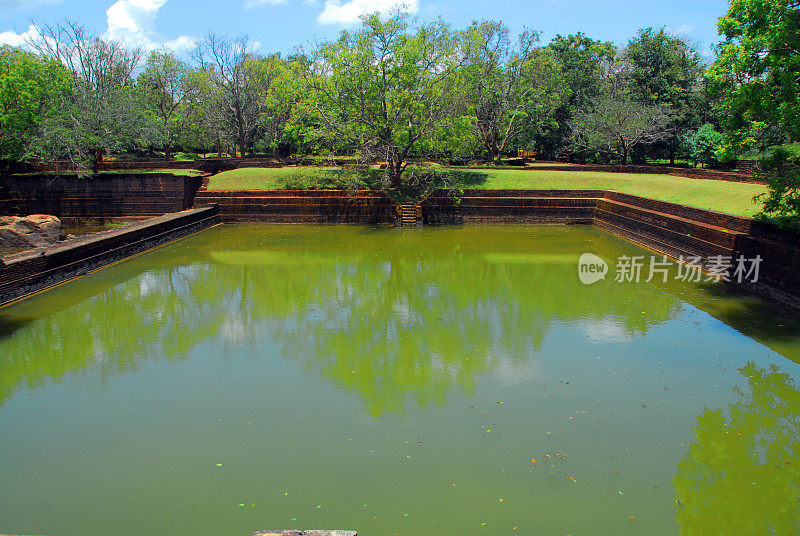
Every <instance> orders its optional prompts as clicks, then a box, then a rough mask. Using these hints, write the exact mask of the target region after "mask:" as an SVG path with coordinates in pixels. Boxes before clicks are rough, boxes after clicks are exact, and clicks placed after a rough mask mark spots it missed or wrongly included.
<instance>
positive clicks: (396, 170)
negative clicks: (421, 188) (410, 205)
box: [389, 159, 403, 190]
mask: <svg viewBox="0 0 800 536" xmlns="http://www.w3.org/2000/svg"><path fill="white" fill-rule="evenodd" d="M389 167H390V168H391V172H392V188H394V189H395V190H397V189H399V188H400V185H401V184H402V178H403V162H402V161H401V160H399V159H398V160H397V162H390V163H389Z"/></svg>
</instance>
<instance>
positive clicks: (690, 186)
mask: <svg viewBox="0 0 800 536" xmlns="http://www.w3.org/2000/svg"><path fill="white" fill-rule="evenodd" d="M323 169H328V170H330V169H331V168H320V167H296V168H292V167H287V168H269V169H263V168H243V169H237V170H233V171H226V172H223V173H220V174H218V175H215V176H213V177H211V181H210V183H209V185H208V189H209V190H274V189H283V188H293V187H309V185H310V184H313V180H314V177H315V175H319V174H320V172H321V171H322V170H323ZM459 186H460V187H462V188H473V189H489V190H499V189H508V190H543V189H557V190H617V191H619V192H624V193H627V194H632V195H638V196H643V197H649V198H652V199H658V200H661V201H668V202H671V203H680V204H683V205H689V206H694V207H698V208H704V209H708V210H717V211H720V212H726V213H728V214H735V215H740V216H754V215H755V214H757V213H758V212H759V211H760V208H761V207H760V205H759V204H758V203H757V202H755V201H754V200H753V197H754V196H756V195H758V194H760V193H763V192H765V191H766V187H765V186H763V185H760V184H748V183H740V182H729V181H719V180H708V179H692V178H686V177H675V176H672V175H655V174H654V175H649V174H624V173H608V172H596V171H575V170H565V171H551V170H489V169H487V170H475V171H472V172H471V173H470V179H469V181H468V183H465V184H460V185H459Z"/></svg>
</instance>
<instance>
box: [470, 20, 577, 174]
mask: <svg viewBox="0 0 800 536" xmlns="http://www.w3.org/2000/svg"><path fill="white" fill-rule="evenodd" d="M508 34H509V30H508V28H507V27H506V26H505V25H504V24H503V23H501V22H481V23H477V22H475V23H473V24H472V26H470V27H469V28H468V29H467V30H466V32H464V36H463V41H464V43H463V50H464V55H465V61H464V69H463V75H464V78H465V85H466V89H467V92H468V96H467V99H468V102H469V107H470V112H471V113H472V114H473V115H474V117H475V131H476V134H477V136H478V139H479V140H480V141H481V143H482V145H483V147H484V149H485V151H486V158H487V161H488V162H492V161H493V160H494V159H495V158H497V162H498V163H499V162H500V155H501V154H502V153H503V152H504V151H505V149H506V147H507V145H508V144H509V142H510V141H511V140H514V139H515V138H517V137H518V136H520V135H521V134H522V133H523V132H526V133H529V134H533V133H534V132H535V131H537V130H538V126H539V125H540V124H541V123H543V122H545V121H547V120H548V119H550V118H552V116H553V112H554V111H555V109H556V108H557V107H558V106H559V105H560V104H561V103H562V102H563V101H564V100H565V94H566V88H565V87H564V79H563V76H562V74H561V69H560V68H559V66H558V65H557V64H556V62H555V58H554V55H553V53H552V51H550V50H548V49H537V48H535V47H534V45H535V43H536V42H537V41H538V35H537V34H536V33H535V32H530V31H525V32H523V33H522V35H520V37H519V42H518V44H517V46H516V47H514V48H512V47H511V45H510V40H509V36H508Z"/></svg>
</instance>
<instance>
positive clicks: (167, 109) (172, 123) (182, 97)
mask: <svg viewBox="0 0 800 536" xmlns="http://www.w3.org/2000/svg"><path fill="white" fill-rule="evenodd" d="M187 85H188V67H187V66H186V64H185V63H184V62H182V61H181V60H179V59H178V57H177V56H175V54H174V53H173V52H170V51H167V50H157V51H154V52H152V53H151V54H150V56H149V57H148V58H147V62H146V63H145V69H144V72H142V73H141V74H140V75H139V78H138V79H137V87H138V88H139V91H140V93H141V97H142V99H143V101H144V105H145V106H146V108H147V110H148V112H149V113H150V114H151V116H152V118H153V119H154V121H153V124H154V127H153V131H154V132H153V141H154V143H156V144H158V145H159V146H160V147H161V148H162V149H163V150H164V157H165V158H166V159H170V157H171V153H172V149H173V147H174V146H175V144H176V142H177V140H178V139H179V137H180V136H181V134H182V133H183V132H184V131H185V130H186V128H187V127H188V126H189V121H190V118H191V113H190V110H189V109H188V108H189V107H190V106H191V101H189V100H188V99H187V89H188V88H187Z"/></svg>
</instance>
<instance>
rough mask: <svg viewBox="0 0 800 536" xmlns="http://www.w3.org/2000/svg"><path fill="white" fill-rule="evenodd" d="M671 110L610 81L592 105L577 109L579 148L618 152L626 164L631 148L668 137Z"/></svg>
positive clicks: (577, 142) (575, 127)
mask: <svg viewBox="0 0 800 536" xmlns="http://www.w3.org/2000/svg"><path fill="white" fill-rule="evenodd" d="M670 117H671V111H670V110H669V109H668V108H667V107H665V106H663V105H659V104H646V103H642V102H640V101H638V100H636V99H635V98H633V97H632V96H631V95H630V93H629V92H628V91H627V90H626V89H625V88H622V89H619V88H618V87H616V85H615V84H613V83H612V84H609V85H607V87H606V88H605V89H604V90H603V92H602V93H601V94H600V95H599V96H598V97H597V98H596V99H595V100H594V103H593V105H592V106H591V107H589V108H587V109H585V110H577V111H576V112H575V119H574V124H573V133H574V144H575V146H576V147H578V148H582V149H589V150H595V151H600V152H605V153H613V152H616V153H618V154H619V156H620V161H621V162H622V163H623V164H627V163H628V156H629V155H630V153H631V150H632V149H634V148H636V147H638V146H640V145H643V144H652V143H655V142H657V141H659V140H662V139H664V138H666V137H667V136H668V135H669V132H668V130H667V126H668V123H669V121H670Z"/></svg>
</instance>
